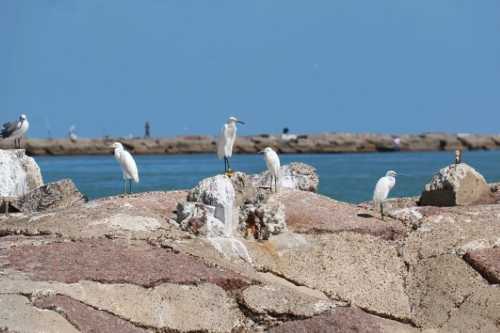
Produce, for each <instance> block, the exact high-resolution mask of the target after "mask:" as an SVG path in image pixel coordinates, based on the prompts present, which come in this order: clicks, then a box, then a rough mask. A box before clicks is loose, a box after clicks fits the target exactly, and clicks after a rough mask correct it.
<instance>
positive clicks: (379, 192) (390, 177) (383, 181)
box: [373, 170, 398, 220]
mask: <svg viewBox="0 0 500 333" xmlns="http://www.w3.org/2000/svg"><path fill="white" fill-rule="evenodd" d="M397 175H398V174H397V172H396V171H392V170H389V171H387V173H386V174H385V176H384V177H382V178H380V179H379V180H378V182H377V185H375V190H374V191H373V203H374V204H375V205H379V206H380V215H381V216H382V220H384V201H385V200H386V199H387V197H388V196H389V192H390V191H391V190H392V188H393V187H394V185H396V176H397Z"/></svg>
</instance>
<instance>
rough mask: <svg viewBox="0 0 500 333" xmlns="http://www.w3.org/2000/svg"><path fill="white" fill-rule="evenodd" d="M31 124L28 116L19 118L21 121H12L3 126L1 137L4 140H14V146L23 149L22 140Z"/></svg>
mask: <svg viewBox="0 0 500 333" xmlns="http://www.w3.org/2000/svg"><path fill="white" fill-rule="evenodd" d="M29 127H30V123H29V122H28V118H27V117H26V115H24V114H22V115H21V116H19V120H17V121H11V122H8V123H5V124H3V126H2V131H1V132H0V135H1V136H2V138H3V139H14V145H15V146H16V148H18V149H20V148H21V139H22V137H23V135H24V134H25V133H26V132H27V131H28V128H29Z"/></svg>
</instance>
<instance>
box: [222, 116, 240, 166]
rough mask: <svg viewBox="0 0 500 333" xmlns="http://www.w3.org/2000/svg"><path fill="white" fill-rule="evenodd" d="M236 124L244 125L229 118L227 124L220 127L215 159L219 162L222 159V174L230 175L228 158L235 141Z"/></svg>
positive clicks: (235, 119) (231, 153) (233, 118)
mask: <svg viewBox="0 0 500 333" xmlns="http://www.w3.org/2000/svg"><path fill="white" fill-rule="evenodd" d="M236 123H238V124H243V125H244V124H245V123H244V122H242V121H241V120H238V119H237V118H235V117H229V119H228V120H227V122H226V123H225V124H224V127H222V130H221V132H220V135H219V140H218V141H217V157H219V160H221V159H223V158H224V172H225V173H231V172H232V171H231V166H230V164H229V158H231V156H232V155H233V145H234V141H235V140H236V130H237V128H236Z"/></svg>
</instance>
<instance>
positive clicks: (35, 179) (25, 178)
mask: <svg viewBox="0 0 500 333" xmlns="http://www.w3.org/2000/svg"><path fill="white" fill-rule="evenodd" d="M42 185H43V179H42V173H41V172H40V168H39V167H38V164H37V163H36V162H35V160H34V159H33V158H31V157H29V156H27V155H26V154H25V152H24V149H18V150H0V197H18V196H21V195H24V194H26V193H28V192H29V191H31V190H33V189H35V188H37V187H39V186H42Z"/></svg>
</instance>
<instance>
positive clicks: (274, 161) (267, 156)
mask: <svg viewBox="0 0 500 333" xmlns="http://www.w3.org/2000/svg"><path fill="white" fill-rule="evenodd" d="M261 153H264V160H265V161H266V165H267V169H268V170H269V173H270V174H271V187H270V188H271V192H272V191H273V179H274V189H275V191H276V192H278V178H279V174H280V166H281V165H280V158H279V156H278V154H277V153H276V152H275V151H274V150H273V149H272V148H271V147H266V148H265V149H264V150H262V151H261Z"/></svg>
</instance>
